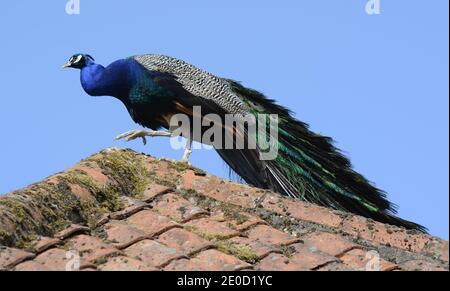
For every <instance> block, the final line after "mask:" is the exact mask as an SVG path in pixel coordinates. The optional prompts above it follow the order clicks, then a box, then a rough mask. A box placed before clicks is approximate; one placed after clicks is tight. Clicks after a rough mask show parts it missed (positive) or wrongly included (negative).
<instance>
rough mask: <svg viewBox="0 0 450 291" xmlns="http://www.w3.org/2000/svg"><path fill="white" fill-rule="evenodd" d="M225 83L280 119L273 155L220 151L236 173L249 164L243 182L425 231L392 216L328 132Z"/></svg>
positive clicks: (259, 110) (252, 105) (383, 198)
mask: <svg viewBox="0 0 450 291" xmlns="http://www.w3.org/2000/svg"><path fill="white" fill-rule="evenodd" d="M230 83H231V85H232V88H233V90H234V92H235V93H237V94H239V96H240V97H241V98H242V99H243V100H244V101H245V102H246V103H247V104H248V106H249V107H250V108H252V110H253V112H254V113H255V114H257V113H266V114H277V115H278V119H279V124H278V127H279V131H278V146H279V147H278V156H277V158H276V159H275V160H273V161H265V162H261V161H254V160H253V161H249V158H248V157H249V156H251V155H249V154H248V153H247V154H245V153H243V154H237V153H236V152H234V153H232V152H231V151H219V154H220V155H221V156H222V158H224V160H225V161H226V162H227V163H228V164H229V165H230V166H231V168H232V169H233V170H234V171H236V172H237V173H238V174H239V175H241V173H240V172H242V170H241V169H242V166H247V169H248V164H251V169H252V171H250V172H251V173H252V174H250V173H249V171H247V172H245V173H242V175H241V176H243V178H244V179H245V180H246V181H247V182H249V183H250V184H254V185H255V186H258V187H263V188H269V189H272V190H274V191H278V192H280V193H282V194H285V195H288V196H291V197H295V198H299V199H301V200H304V201H308V202H312V203H315V204H318V205H321V206H325V207H331V208H333V209H337V210H341V211H349V212H353V213H355V214H358V215H362V216H365V217H368V218H372V219H374V220H377V221H380V222H383V223H388V224H393V225H397V226H401V227H404V228H408V229H417V230H420V231H423V232H426V228H425V227H423V226H421V225H418V224H415V223H413V222H409V221H406V220H403V219H400V218H398V217H396V216H395V213H396V207H395V205H393V204H392V203H390V202H389V201H388V200H387V198H386V193H384V192H383V191H381V190H380V189H377V188H376V187H375V186H373V185H372V184H371V183H370V182H369V181H368V180H366V179H365V178H364V177H363V176H362V175H360V174H358V173H357V172H355V171H354V170H353V169H352V166H351V163H350V161H349V160H348V159H347V158H346V157H345V156H344V155H342V154H341V152H340V151H339V150H338V149H336V148H335V147H334V146H333V143H332V142H333V141H332V139H331V138H329V137H324V136H321V135H318V134H315V133H313V132H311V131H310V130H309V129H308V125H307V124H305V123H302V122H300V121H298V120H296V119H294V118H293V117H292V116H291V114H290V112H289V110H287V109H285V108H283V107H281V106H279V105H277V104H276V103H275V102H274V101H273V100H270V99H267V98H266V97H265V96H264V95H262V94H261V93H259V92H257V91H254V90H251V89H248V88H245V87H243V86H241V85H240V84H239V83H237V82H234V81H231V80H230ZM243 156H245V160H244V159H243ZM243 164H245V165H243Z"/></svg>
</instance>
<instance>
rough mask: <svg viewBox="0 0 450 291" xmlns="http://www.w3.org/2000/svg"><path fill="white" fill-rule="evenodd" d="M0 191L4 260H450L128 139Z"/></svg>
mask: <svg viewBox="0 0 450 291" xmlns="http://www.w3.org/2000/svg"><path fill="white" fill-rule="evenodd" d="M0 201H5V203H1V204H0V217H2V219H1V220H0V244H1V245H4V246H2V247H0V270H18V271H25V270H36V271H37V270H39V271H46V270H77V269H80V270H86V271H91V270H105V271H107V270H146V271H153V270H319V271H326V270H335V271H340V270H374V269H375V270H448V260H449V259H448V258H449V251H448V249H449V245H448V241H443V240H441V239H439V238H436V237H432V236H430V235H427V234H423V233H419V232H414V231H407V230H404V229H401V228H397V227H394V226H389V225H384V224H381V223H378V222H373V221H371V220H369V219H366V218H364V217H359V216H356V215H353V214H350V213H342V212H337V211H332V210H330V209H327V208H323V207H319V206H316V205H313V204H309V203H306V202H300V201H297V200H293V199H290V198H287V197H282V196H281V195H279V194H276V193H273V192H269V191H266V190H261V189H256V188H252V187H249V186H246V185H241V184H237V183H233V182H229V181H226V180H223V179H220V178H217V177H213V176H210V175H207V174H205V173H204V172H202V171H201V170H198V169H195V168H192V167H191V166H188V165H186V164H182V163H179V162H170V161H167V160H157V159H155V158H152V157H149V156H147V155H143V154H138V153H135V152H133V151H131V150H120V149H108V150H105V151H102V152H100V153H98V154H95V155H93V156H91V157H89V158H88V159H85V160H83V161H82V162H80V163H79V164H77V165H75V166H74V167H72V168H70V169H68V170H67V171H65V172H62V173H58V174H56V175H54V176H52V177H49V178H48V179H46V180H44V181H42V182H40V183H37V184H34V185H31V186H29V187H27V188H24V189H21V190H18V191H15V192H13V193H10V194H7V195H5V196H2V197H0ZM23 213H27V214H28V215H26V216H24V215H23Z"/></svg>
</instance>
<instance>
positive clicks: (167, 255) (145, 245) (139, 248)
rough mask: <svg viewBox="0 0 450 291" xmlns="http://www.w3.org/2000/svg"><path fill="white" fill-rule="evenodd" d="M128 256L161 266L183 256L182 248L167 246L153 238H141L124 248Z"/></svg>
mask: <svg viewBox="0 0 450 291" xmlns="http://www.w3.org/2000/svg"><path fill="white" fill-rule="evenodd" d="M124 252H125V254H126V255H127V256H128V257H130V258H135V259H138V260H140V261H142V262H145V263H146V264H148V265H151V266H155V267H163V266H165V265H167V264H169V263H170V262H171V261H172V260H175V259H179V258H183V257H185V255H184V253H183V250H181V249H177V248H174V247H168V246H166V245H164V244H162V243H160V242H158V241H155V240H143V241H140V242H137V243H135V244H134V245H132V246H130V247H128V248H126V249H125V250H124Z"/></svg>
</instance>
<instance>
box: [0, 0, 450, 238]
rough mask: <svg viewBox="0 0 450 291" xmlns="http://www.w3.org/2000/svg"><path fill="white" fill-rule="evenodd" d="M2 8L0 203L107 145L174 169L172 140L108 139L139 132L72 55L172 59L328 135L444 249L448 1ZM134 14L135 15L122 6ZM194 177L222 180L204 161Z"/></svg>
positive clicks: (215, 161) (209, 159)
mask: <svg viewBox="0 0 450 291" xmlns="http://www.w3.org/2000/svg"><path fill="white" fill-rule="evenodd" d="M66 2H67V1H66V0H59V1H24V0H14V1H11V0H10V1H3V2H2V4H1V8H2V9H1V10H0V32H1V34H0V35H1V36H2V41H1V42H2V45H1V46H0V50H1V65H2V69H1V70H0V83H1V88H2V92H1V102H0V133H1V143H0V161H1V164H0V193H5V192H8V191H11V190H14V189H18V188H21V187H23V186H26V185H28V184H30V183H33V182H37V181H39V180H41V179H42V178H44V177H46V176H49V175H51V174H53V173H55V172H57V171H61V170H64V169H66V168H67V167H69V166H70V165H72V164H74V163H76V162H78V161H79V160H81V159H82V158H85V157H86V156H88V155H90V154H92V153H95V152H97V151H99V150H101V149H103V148H106V147H111V146H120V147H131V148H133V149H135V150H137V151H144V152H147V153H150V154H152V155H155V156H158V157H162V156H164V157H169V158H180V157H181V155H182V152H181V151H173V150H171V149H170V145H169V140H166V139H164V138H156V139H151V140H150V142H149V144H148V145H147V146H145V147H144V146H143V145H142V143H141V142H140V141H135V142H132V143H129V144H126V143H125V142H117V141H113V137H114V136H115V135H117V134H119V133H122V132H124V131H127V130H130V129H135V128H137V125H135V124H134V123H133V121H132V120H131V119H130V117H129V116H128V113H127V111H126V110H125V108H124V107H123V105H122V104H121V103H120V102H118V101H117V100H115V99H113V98H108V97H104V98H92V97H89V96H87V95H86V94H85V93H84V92H83V91H82V89H81V86H80V84H79V75H78V74H79V72H78V71H75V70H62V69H61V65H62V64H63V63H64V62H65V61H66V60H67V59H68V58H69V57H70V56H71V55H72V54H73V53H77V52H87V53H89V54H91V55H93V56H94V57H95V58H96V60H97V61H98V62H99V63H102V64H105V65H107V64H109V63H110V62H112V61H114V60H116V59H119V58H123V57H127V56H130V55H135V54H141V53H161V54H167V55H171V56H175V57H178V58H181V59H184V60H186V61H188V62H190V63H193V64H195V65H197V66H199V67H201V68H204V69H206V70H208V71H210V72H212V73H214V74H217V75H220V76H224V77H228V78H233V79H236V80H239V81H242V82H243V84H244V85H247V86H250V87H253V88H255V89H258V90H260V91H262V92H264V93H265V94H266V95H268V96H270V97H272V98H275V99H277V100H278V101H279V103H281V104H283V105H285V106H287V107H289V108H290V109H292V110H293V111H294V112H295V113H296V117H297V118H299V119H300V120H302V121H305V122H308V123H310V124H311V128H312V129H313V130H314V131H316V132H319V133H322V134H325V135H329V136H332V137H333V138H334V139H335V140H336V141H337V146H338V147H339V148H341V149H342V150H344V151H345V152H346V153H347V155H348V156H349V157H350V158H351V160H352V162H353V164H354V166H355V168H356V169H357V170H358V171H360V172H361V173H363V174H364V175H365V176H366V177H367V178H369V179H370V180H371V181H373V182H375V184H376V185H377V186H378V187H380V188H381V189H384V190H385V191H386V192H388V194H389V198H390V199H391V200H392V201H393V202H395V203H396V204H398V205H399V214H400V216H402V217H404V218H407V219H410V220H413V221H415V222H418V223H421V224H423V225H425V226H427V227H428V228H429V229H430V231H431V233H432V234H434V235H438V236H440V237H443V238H448V231H449V226H448V221H449V219H448V218H449V210H448V209H449V200H448V198H449V180H448V179H449V178H448V175H449V164H448V162H449V135H448V131H449V128H448V126H449V124H448V120H449V112H448V106H449V104H448V102H449V98H448V94H449V92H448V78H449V76H448V75H449V71H448V69H449V68H448V61H449V60H448V49H449V48H448V5H449V4H448V1H447V0H433V1H411V0H395V1H388V0H381V14H380V15H368V14H366V12H365V9H364V7H365V4H366V2H367V0H351V1H344V0H342V1H336V0H328V1H327V0H303V1H299V0H292V1H282V0H281V1H261V0H258V1H257V0H252V1H250V0H248V1H238V0H227V1H206V0H203V1H201V0H193V1H181V0H179V1H175V0H169V1H148V0H145V1H144V0H140V1H120V3H119V1H107V0H95V1H93V0H89V1H87V0H81V1H80V4H81V7H80V8H81V10H80V12H81V13H80V14H79V15H68V14H66V12H65V5H66ZM128 3H132V4H128ZM191 161H192V162H193V164H194V165H196V166H198V167H200V168H203V169H205V170H207V171H209V172H211V173H213V174H216V175H220V176H227V173H228V172H227V168H226V167H225V164H224V163H223V162H222V161H221V160H220V159H219V158H218V156H217V155H216V154H215V152H214V151H207V150H202V151H194V153H193V155H192V157H191Z"/></svg>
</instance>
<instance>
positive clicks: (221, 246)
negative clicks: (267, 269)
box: [216, 241, 260, 264]
mask: <svg viewBox="0 0 450 291" xmlns="http://www.w3.org/2000/svg"><path fill="white" fill-rule="evenodd" d="M216 246H217V249H218V250H219V251H221V252H224V253H226V254H229V255H232V256H235V257H237V258H239V259H241V260H243V261H245V262H247V263H250V264H255V263H257V262H258V261H259V259H260V257H259V255H258V254H257V253H256V252H255V251H254V250H253V249H252V248H251V247H250V246H247V245H239V244H235V243H232V242H230V241H219V242H217V243H216Z"/></svg>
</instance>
